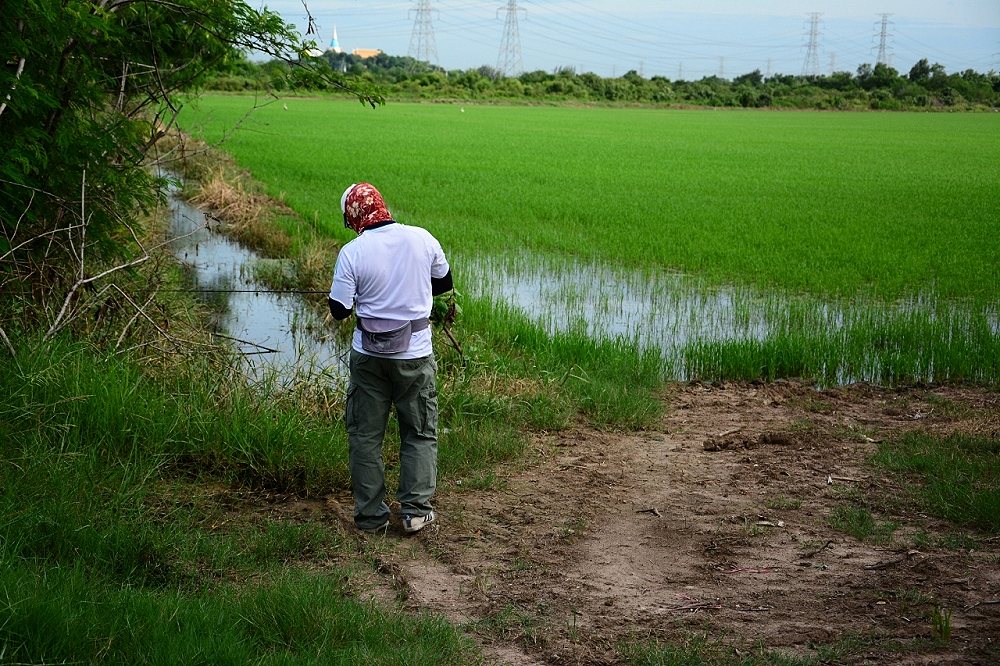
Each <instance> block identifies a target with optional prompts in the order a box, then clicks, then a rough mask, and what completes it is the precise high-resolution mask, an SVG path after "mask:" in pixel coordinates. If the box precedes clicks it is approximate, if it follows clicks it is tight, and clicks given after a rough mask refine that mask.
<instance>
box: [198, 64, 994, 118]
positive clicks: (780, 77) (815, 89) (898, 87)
mask: <svg viewBox="0 0 1000 666" xmlns="http://www.w3.org/2000/svg"><path fill="white" fill-rule="evenodd" d="M314 60H315V63H314V64H317V65H319V67H321V68H329V69H330V70H331V71H332V72H335V73H339V74H345V75H347V76H348V77H350V78H351V79H353V80H356V81H359V82H365V83H370V84H373V85H377V86H379V87H380V88H381V89H382V90H383V91H384V92H385V94H387V95H392V96H395V97H407V98H414V99H458V100H504V101H517V100H525V101H533V100H553V101H555V100H566V101H579V102H598V103H626V104H627V103H649V104H663V105H691V106H707V107H744V108H795V109H829V110H866V109H873V110H913V109H946V110H965V109H977V108H985V109H989V108H993V109H995V108H998V107H1000V73H998V72H996V71H994V70H991V71H989V72H987V73H985V74H984V73H980V72H976V71H974V70H972V69H966V70H964V71H962V72H951V73H949V72H947V71H946V69H945V67H944V66H943V65H940V64H938V63H931V62H930V61H928V60H927V59H926V58H924V59H921V60H920V61H918V62H917V63H916V64H914V65H913V67H911V68H910V70H909V71H908V72H907V73H905V74H903V73H900V72H899V71H898V70H896V69H894V68H893V67H891V66H889V65H887V64H884V63H876V64H874V65H872V64H862V65H860V66H859V67H858V68H857V70H856V71H855V72H853V73H852V72H847V71H842V72H834V73H832V74H828V75H791V74H773V75H769V76H767V75H764V74H763V73H761V71H760V70H759V69H755V70H754V71H752V72H748V73H746V74H741V75H739V76H736V77H734V78H732V79H727V78H723V77H720V76H706V77H703V78H701V79H698V80H684V79H674V80H671V79H670V78H667V77H665V76H658V75H657V76H651V77H649V78H646V77H644V76H642V75H641V74H639V73H638V72H636V71H635V70H631V71H629V72H626V73H625V74H623V75H621V76H617V77H602V76H599V75H597V74H594V73H593V72H584V73H578V72H577V71H576V70H575V69H574V68H572V67H559V68H556V69H555V70H554V71H552V72H547V71H542V70H535V71H531V72H524V73H522V74H519V75H517V76H504V75H503V74H502V73H501V72H499V71H498V70H496V69H495V68H493V67H490V66H488V65H484V66H481V67H477V68H472V69H464V70H460V69H454V70H445V69H443V68H441V67H438V66H436V65H432V64H430V63H427V62H423V61H419V60H416V59H414V58H411V57H408V56H393V55H388V54H384V53H383V54H379V55H376V56H372V57H368V58H361V57H360V56H356V55H353V54H349V53H333V52H330V51H328V52H327V53H324V54H323V55H321V56H318V57H316V58H314ZM205 85H206V88H207V89H209V90H222V91H249V90H259V89H266V90H272V91H277V92H285V91H301V92H311V91H312V92H319V91H323V90H326V89H327V88H328V87H329V84H328V83H327V80H324V79H323V78H321V77H318V76H316V75H315V72H312V71H310V70H301V69H296V68H295V67H294V66H293V65H292V64H290V63H289V62H287V61H283V60H270V61H267V62H253V61H251V60H249V59H243V60H239V61H231V62H229V63H227V65H226V67H225V68H224V69H219V70H217V71H216V72H215V73H214V75H213V76H212V77H210V78H209V79H208V81H207V82H206V84H205Z"/></svg>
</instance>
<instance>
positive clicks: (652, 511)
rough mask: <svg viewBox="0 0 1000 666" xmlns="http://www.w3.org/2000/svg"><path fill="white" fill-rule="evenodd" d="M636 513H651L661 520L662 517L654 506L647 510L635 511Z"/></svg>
mask: <svg viewBox="0 0 1000 666" xmlns="http://www.w3.org/2000/svg"><path fill="white" fill-rule="evenodd" d="M636 513H651V514H653V515H654V516H656V517H657V518H662V517H663V514H662V513H660V510H659V509H657V508H656V507H655V506H653V507H650V508H648V509H639V510H637V511H636Z"/></svg>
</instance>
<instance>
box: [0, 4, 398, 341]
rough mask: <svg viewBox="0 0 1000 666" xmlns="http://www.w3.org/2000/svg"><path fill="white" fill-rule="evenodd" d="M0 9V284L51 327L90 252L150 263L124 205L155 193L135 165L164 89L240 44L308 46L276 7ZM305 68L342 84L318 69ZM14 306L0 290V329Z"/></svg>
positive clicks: (191, 81)
mask: <svg viewBox="0 0 1000 666" xmlns="http://www.w3.org/2000/svg"><path fill="white" fill-rule="evenodd" d="M4 9H5V11H4V14H5V16H4V20H3V21H0V44H2V45H3V46H2V49H3V62H4V63H5V64H3V65H2V66H0V289H4V288H5V287H9V286H10V285H12V284H17V285H21V286H25V285H27V286H30V287H31V291H32V297H31V299H30V301H28V300H27V299H22V300H21V301H20V302H19V303H18V304H17V308H16V309H17V311H18V312H20V313H21V314H22V315H23V313H24V312H25V311H27V310H29V309H30V310H31V311H33V312H35V313H36V318H37V317H41V316H45V317H47V319H48V321H47V322H46V325H47V326H48V331H49V333H54V332H55V331H57V330H58V329H59V328H60V327H61V326H62V325H64V324H65V322H66V321H67V319H68V318H69V314H70V309H71V308H70V306H71V304H72V303H73V302H74V299H75V298H76V297H77V296H79V294H80V292H82V291H83V290H85V289H87V288H92V287H94V286H95V285H96V284H97V283H98V282H99V280H100V279H101V278H102V276H101V275H99V274H98V275H92V274H90V271H91V270H92V269H91V266H92V265H94V264H93V263H92V260H98V261H105V262H108V261H112V262H117V264H118V268H124V267H127V266H130V265H133V264H135V263H138V262H140V261H144V260H145V258H148V255H147V254H146V252H145V250H144V249H143V248H142V247H141V246H139V244H138V237H139V235H138V230H137V229H136V226H135V219H136V213H137V212H139V211H142V210H144V209H146V208H149V207H150V206H151V205H153V204H154V203H155V202H156V201H157V199H158V197H159V196H160V193H161V191H162V186H163V184H164V182H163V181H162V179H159V178H157V176H156V175H155V174H154V173H152V172H151V171H150V170H149V169H147V168H146V165H145V161H146V156H147V154H148V152H149V151H150V149H151V148H152V146H153V145H154V144H155V143H156V142H157V141H158V140H159V139H161V138H162V137H163V136H164V135H165V134H166V132H167V130H168V129H169V128H170V126H171V125H172V124H173V122H174V119H175V118H176V116H177V113H178V111H179V109H180V102H179V100H178V98H177V96H176V93H177V92H178V91H181V90H186V89H189V88H191V87H194V86H197V85H198V84H199V83H200V82H201V81H203V80H204V78H205V77H206V75H207V74H208V73H209V72H215V71H218V70H220V69H222V70H225V69H227V68H229V69H232V67H234V66H237V65H239V66H243V63H245V57H244V55H243V53H244V52H245V51H248V50H251V49H254V50H258V51H263V52H265V53H268V54H271V55H272V56H274V57H281V58H285V59H289V60H291V59H296V58H298V57H299V56H300V55H301V54H303V53H304V52H305V50H306V49H307V48H308V45H307V44H304V43H303V41H302V39H301V37H300V36H299V35H298V33H297V32H296V31H295V30H294V28H293V27H292V26H290V25H288V24H286V23H285V22H284V21H282V20H281V18H280V17H279V16H278V15H277V14H275V13H273V12H270V11H268V10H266V9H262V10H256V9H253V8H251V7H250V6H249V5H248V4H246V3H244V2H242V1H241V0H19V1H18V2H16V3H15V2H8V3H5V5H4ZM311 71H313V74H314V75H316V76H320V77H326V78H327V79H330V80H332V81H334V82H335V83H336V84H337V85H340V86H341V87H342V88H344V89H348V87H347V86H346V85H345V84H344V83H343V82H340V81H339V80H336V79H333V78H331V74H332V73H331V72H330V70H329V69H327V70H326V71H317V70H311ZM355 92H356V93H357V94H358V96H359V98H361V99H362V100H364V101H367V102H369V103H371V104H372V105H375V104H378V103H380V102H381V98H380V97H379V96H378V95H377V94H375V93H373V92H371V91H355ZM28 305H31V306H38V305H41V306H42V308H41V309H40V310H38V309H31V308H28V307H27V306H28ZM14 310H15V301H14V299H4V305H3V306H2V307H0V332H2V331H3V326H4V325H5V324H8V323H9V322H10V320H11V319H12V317H13V316H14V315H13V314H12V313H13V312H14Z"/></svg>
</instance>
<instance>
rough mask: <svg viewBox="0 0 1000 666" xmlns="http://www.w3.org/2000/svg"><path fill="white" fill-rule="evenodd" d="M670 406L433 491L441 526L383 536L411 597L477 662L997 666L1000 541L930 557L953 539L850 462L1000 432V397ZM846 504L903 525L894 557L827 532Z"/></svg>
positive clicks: (689, 389) (581, 433)
mask: <svg viewBox="0 0 1000 666" xmlns="http://www.w3.org/2000/svg"><path fill="white" fill-rule="evenodd" d="M667 401H668V403H669V405H670V407H669V409H668V411H667V414H666V416H665V417H664V419H663V420H662V423H661V424H660V425H659V427H658V428H656V429H655V430H651V431H647V432H642V433H633V434H619V433H609V432H598V431H593V430H589V429H577V430H572V431H569V432H563V433H559V434H557V435H553V436H546V437H539V439H538V441H537V447H536V453H537V454H538V456H537V461H536V462H535V463H534V464H532V465H530V466H529V467H528V468H527V470H526V471H521V472H518V473H514V474H512V475H511V476H510V477H509V478H508V479H507V481H506V483H505V484H504V485H503V487H502V488H501V489H500V490H496V491H489V492H483V491H475V492H458V493H455V492H444V493H442V494H441V495H440V497H439V499H438V503H437V506H438V509H439V512H440V516H441V520H440V522H439V524H438V525H437V526H435V527H434V529H429V530H427V532H426V533H421V534H420V535H419V536H418V537H416V538H414V539H398V538H394V537H393V536H392V535H390V536H389V537H388V539H387V540H386V549H385V551H384V552H383V556H384V557H385V558H386V560H387V561H388V562H390V564H389V567H388V568H389V569H391V570H393V571H395V572H397V574H398V577H399V579H400V580H401V581H403V585H404V586H405V590H406V593H407V598H408V603H409V604H410V605H412V606H413V607H415V608H425V609H429V610H431V611H434V612H438V613H442V614H444V615H445V616H447V617H449V618H450V619H451V620H453V621H455V622H457V623H460V624H463V625H466V626H469V627H470V628H471V630H472V631H473V633H474V634H475V635H476V636H477V637H478V638H479V639H480V641H481V643H482V644H483V645H484V649H485V650H486V651H487V654H488V655H489V657H488V658H489V660H490V662H491V663H509V664H515V665H518V664H613V663H622V662H623V657H622V653H621V646H622V641H624V640H629V641H632V642H635V641H637V640H644V639H658V640H661V641H673V642H675V643H681V644H683V643H684V642H685V641H689V640H692V637H697V636H705V637H707V641H708V642H709V645H710V646H712V645H715V646H716V648H717V649H719V650H722V651H724V652H728V653H729V654H733V653H734V650H740V651H748V650H752V649H754V646H755V645H757V646H758V647H759V646H763V647H764V648H766V649H767V650H780V651H781V652H783V653H787V654H797V655H802V656H806V655H813V656H815V655H817V648H821V647H823V646H825V649H826V650H827V652H826V653H825V654H826V655H827V656H828V657H829V658H830V659H831V660H832V661H834V662H837V663H844V662H846V663H963V664H965V663H973V664H974V663H991V662H997V661H1000V645H998V643H1000V605H998V600H1000V543H998V542H997V540H996V539H993V540H989V539H985V538H982V536H983V535H979V537H980V538H979V544H980V546H979V549H978V550H975V551H969V550H963V549H958V548H945V547H941V546H940V545H926V544H927V542H928V541H930V542H931V543H933V542H934V537H946V536H947V535H948V534H954V533H956V532H957V531H958V530H956V529H955V528H954V527H951V526H948V525H946V524H944V523H942V522H941V521H937V520H934V519H931V518H928V517H926V516H921V515H914V514H911V513H906V510H905V509H903V508H901V504H900V503H898V502H894V501H893V499H894V498H896V497H899V496H900V494H901V492H902V489H901V488H899V487H896V486H894V485H893V484H892V483H891V482H889V481H888V480H887V479H883V478H880V477H879V476H877V472H876V471H875V470H874V469H873V468H871V467H868V466H866V465H865V464H864V460H865V458H866V457H867V456H868V455H869V454H870V453H871V452H873V451H874V450H875V448H876V446H877V444H876V443H877V442H878V441H880V440H882V439H883V438H885V437H887V436H890V435H892V434H894V433H898V432H902V431H906V430H911V429H917V428H923V429H927V430H930V431H937V432H951V431H954V430H961V431H964V432H979V433H988V434H990V435H991V436H994V437H1000V396H998V395H997V394H996V393H990V392H986V391H981V390H972V389H968V390H966V389H955V388H951V389H926V390H922V389H913V390H906V391H898V392H885V391H880V390H878V389H875V388H872V387H866V386H856V387H849V388H841V389H832V390H828V391H823V392H817V391H815V390H813V389H812V388H810V387H809V386H805V385H801V384H795V383H786V382H778V383H774V384H768V385H759V386H751V385H727V386H725V387H715V386H708V385H701V384H693V385H681V386H676V387H674V388H673V389H671V391H670V395H668V396H667ZM858 496H865V497H875V498H878V499H879V500H880V501H878V502H877V503H875V505H873V506H872V512H873V513H874V514H875V515H876V516H877V517H879V518H880V519H882V520H885V519H892V520H894V521H896V522H898V523H901V524H902V527H901V528H900V529H899V530H897V531H896V533H895V536H894V538H893V540H892V541H891V542H889V543H887V544H884V545H871V544H867V543H863V542H860V541H858V540H857V539H855V538H853V537H851V536H848V535H846V534H844V533H843V532H840V531H837V530H835V529H833V528H832V527H830V526H829V518H830V516H831V514H832V513H833V512H834V510H835V508H836V507H838V506H844V505H847V504H848V503H849V502H848V500H849V499H850V498H851V497H858ZM893 507H894V508H893ZM886 511H890V512H891V513H890V514H888V515H887V514H886V513H884V512H886ZM921 535H923V536H924V538H923V539H921V538H920V537H921ZM392 544H395V545H392ZM915 544H920V546H919V547H918V546H917V545H915ZM939 608H943V609H949V610H950V611H951V612H952V616H951V627H952V632H953V633H952V638H951V640H950V641H949V642H947V643H940V642H934V641H933V640H932V636H933V634H932V622H931V617H932V614H933V613H934V612H935V610H936V609H939Z"/></svg>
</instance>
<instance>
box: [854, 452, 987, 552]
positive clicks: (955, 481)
mask: <svg viewBox="0 0 1000 666" xmlns="http://www.w3.org/2000/svg"><path fill="white" fill-rule="evenodd" d="M873 462H874V463H875V464H876V465H878V466H879V467H882V468H884V469H887V470H889V471H892V472H894V473H896V474H897V475H899V477H900V478H902V479H906V480H912V481H914V482H915V484H916V490H915V492H914V498H915V499H916V500H917V501H918V502H919V505H920V507H921V510H923V511H926V512H928V513H931V514H933V515H936V516H939V517H941V518H945V519H947V520H949V521H952V522H954V523H956V524H958V525H964V526H968V527H974V528H976V529H980V530H983V531H985V532H988V533H990V534H998V533H1000V440H997V439H994V438H989V437H981V436H974V435H964V434H954V435H948V436H938V435H933V434H931V433H927V432H910V433H906V434H905V435H903V436H902V437H900V438H898V439H896V440H893V441H891V442H884V443H882V444H880V445H879V448H878V451H877V452H876V454H875V455H874V457H873Z"/></svg>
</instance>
